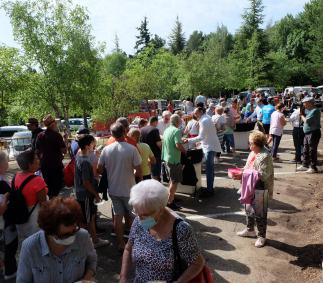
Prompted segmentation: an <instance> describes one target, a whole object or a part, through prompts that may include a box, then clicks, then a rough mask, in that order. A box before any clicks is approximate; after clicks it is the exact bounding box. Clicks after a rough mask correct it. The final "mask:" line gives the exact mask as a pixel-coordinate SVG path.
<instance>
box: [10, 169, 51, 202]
mask: <svg viewBox="0 0 323 283" xmlns="http://www.w3.org/2000/svg"><path fill="white" fill-rule="evenodd" d="M32 174H33V173H23V172H18V173H17V174H16V177H15V187H16V188H19V187H20V185H21V184H22V182H23V181H24V180H25V179H26V178H27V177H28V176H30V175H32ZM43 189H45V190H46V193H48V188H47V185H46V183H45V181H44V179H43V178H42V177H40V176H36V177H35V178H33V179H32V180H31V181H29V182H28V183H27V184H26V186H25V187H24V189H23V190H22V195H23V196H24V197H25V200H26V204H27V206H28V207H31V206H34V205H35V204H36V202H37V193H38V192H40V191H41V190H43Z"/></svg>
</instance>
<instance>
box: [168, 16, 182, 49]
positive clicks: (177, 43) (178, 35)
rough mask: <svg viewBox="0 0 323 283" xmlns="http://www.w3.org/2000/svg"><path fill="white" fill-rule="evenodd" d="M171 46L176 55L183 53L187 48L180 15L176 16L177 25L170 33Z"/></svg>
mask: <svg viewBox="0 0 323 283" xmlns="http://www.w3.org/2000/svg"><path fill="white" fill-rule="evenodd" d="M169 47H170V50H171V51H172V53H173V54H175V55H177V54H179V53H181V52H182V51H183V50H184V48H185V36H184V33H183V25H182V23H181V22H180V21H179V19H178V16H177V17H176V22H175V26H174V28H173V30H172V33H171V35H170V42H169Z"/></svg>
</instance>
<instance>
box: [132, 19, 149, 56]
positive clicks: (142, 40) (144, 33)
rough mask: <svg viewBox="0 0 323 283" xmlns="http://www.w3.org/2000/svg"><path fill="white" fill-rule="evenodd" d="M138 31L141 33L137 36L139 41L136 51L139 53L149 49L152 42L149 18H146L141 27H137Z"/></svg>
mask: <svg viewBox="0 0 323 283" xmlns="http://www.w3.org/2000/svg"><path fill="white" fill-rule="evenodd" d="M137 30H138V31H139V35H137V36H136V38H137V41H136V45H135V49H136V50H137V51H136V53H139V52H140V51H142V50H143V49H144V48H145V47H147V46H148V44H149V42H150V33H149V30H148V20H147V17H144V20H143V21H142V22H141V24H140V26H139V27H137Z"/></svg>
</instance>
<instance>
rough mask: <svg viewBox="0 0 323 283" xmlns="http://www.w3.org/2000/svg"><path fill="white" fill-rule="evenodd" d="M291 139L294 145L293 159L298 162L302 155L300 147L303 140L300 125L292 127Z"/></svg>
mask: <svg viewBox="0 0 323 283" xmlns="http://www.w3.org/2000/svg"><path fill="white" fill-rule="evenodd" d="M293 141H294V147H295V160H297V161H299V162H300V161H301V157H302V148H303V141H304V131H303V128H302V127H294V128H293Z"/></svg>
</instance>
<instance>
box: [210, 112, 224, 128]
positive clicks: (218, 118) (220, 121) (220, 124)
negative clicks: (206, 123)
mask: <svg viewBox="0 0 323 283" xmlns="http://www.w3.org/2000/svg"><path fill="white" fill-rule="evenodd" d="M212 122H213V124H214V126H215V127H216V129H217V131H224V128H225V119H224V116H223V115H219V114H215V115H213V116H212Z"/></svg>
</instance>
